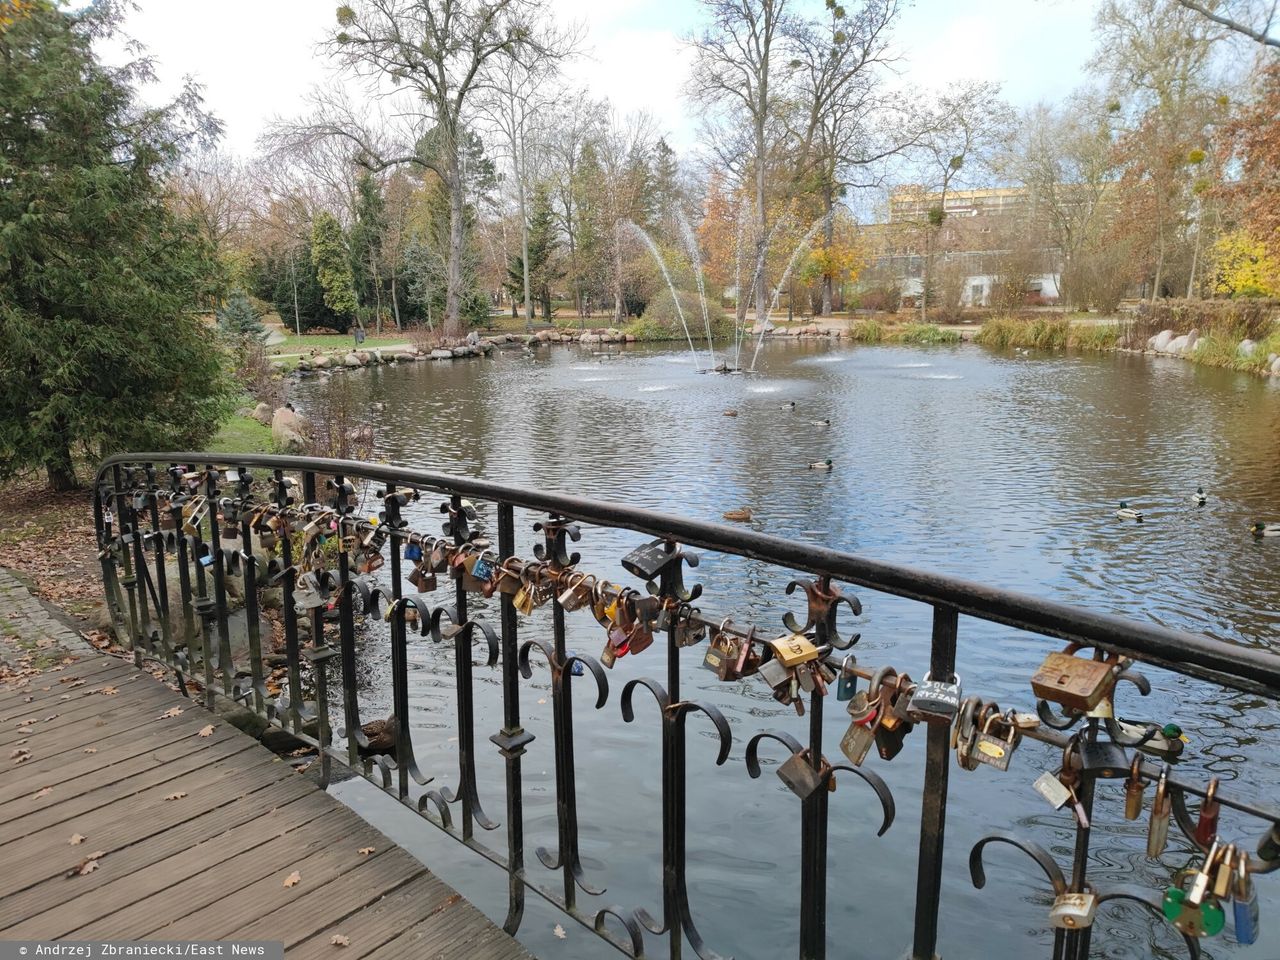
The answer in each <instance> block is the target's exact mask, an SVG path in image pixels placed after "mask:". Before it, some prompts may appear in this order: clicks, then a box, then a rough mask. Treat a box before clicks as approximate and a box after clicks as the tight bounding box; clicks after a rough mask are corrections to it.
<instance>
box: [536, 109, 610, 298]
mask: <svg viewBox="0 0 1280 960" xmlns="http://www.w3.org/2000/svg"><path fill="white" fill-rule="evenodd" d="M607 115H608V104H607V103H605V102H603V101H599V100H593V99H592V98H591V97H590V96H588V94H587V92H586V91H585V90H579V91H565V92H564V95H563V96H562V97H561V98H560V101H559V109H558V110H556V111H554V112H552V113H549V114H548V115H546V120H545V129H544V131H543V134H542V139H543V140H544V141H545V143H546V147H547V157H548V161H549V164H548V175H549V178H550V180H551V181H552V192H553V196H554V203H555V209H556V217H557V219H558V220H559V223H560V229H561V230H562V231H563V232H564V236H565V242H566V244H567V246H568V253H569V277H570V282H571V283H572V284H573V298H574V305H575V306H576V307H577V310H578V316H579V317H583V316H584V308H585V303H584V296H583V275H582V269H581V265H580V264H579V262H578V247H579V244H578V232H579V229H580V204H581V197H580V193H581V191H580V190H579V183H578V179H579V177H578V172H579V169H580V164H581V161H582V150H583V147H584V146H586V144H587V143H589V142H591V141H593V140H596V139H598V138H599V136H600V132H601V130H602V129H603V127H604V123H605V119H606V117H607Z"/></svg>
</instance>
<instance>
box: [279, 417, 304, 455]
mask: <svg viewBox="0 0 1280 960" xmlns="http://www.w3.org/2000/svg"><path fill="white" fill-rule="evenodd" d="M306 436H307V421H306V420H305V419H303V418H302V417H300V416H298V413H297V411H295V410H291V409H290V408H289V407H280V408H279V409H278V410H276V412H275V414H274V415H273V416H272V417H271V439H272V441H273V442H274V443H275V445H276V449H278V450H280V451H281V452H282V453H303V452H305V451H306V448H307V438H306Z"/></svg>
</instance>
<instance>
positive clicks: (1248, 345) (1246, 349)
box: [1236, 337, 1257, 357]
mask: <svg viewBox="0 0 1280 960" xmlns="http://www.w3.org/2000/svg"><path fill="white" fill-rule="evenodd" d="M1256 346H1257V344H1256V343H1254V342H1253V341H1252V340H1250V339H1248V338H1247V337H1246V338H1245V339H1243V340H1241V341H1240V346H1238V347H1237V348H1236V352H1237V353H1238V354H1240V356H1242V357H1247V356H1249V355H1250V354H1252V353H1253V350H1254V348H1255V347H1256Z"/></svg>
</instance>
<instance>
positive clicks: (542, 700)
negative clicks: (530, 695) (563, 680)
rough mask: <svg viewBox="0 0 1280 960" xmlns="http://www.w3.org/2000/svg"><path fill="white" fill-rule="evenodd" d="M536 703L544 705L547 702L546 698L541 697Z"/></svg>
mask: <svg viewBox="0 0 1280 960" xmlns="http://www.w3.org/2000/svg"><path fill="white" fill-rule="evenodd" d="M538 702H539V703H546V702H547V698H546V697H543V698H542V699H541V700H539V701H538Z"/></svg>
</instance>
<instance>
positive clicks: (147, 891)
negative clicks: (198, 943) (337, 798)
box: [4, 794, 341, 940]
mask: <svg viewBox="0 0 1280 960" xmlns="http://www.w3.org/2000/svg"><path fill="white" fill-rule="evenodd" d="M317 799H318V796H317V795H316V794H312V795H311V796H310V797H308V798H304V800H310V801H312V802H304V800H299V801H297V802H294V803H290V804H287V805H286V806H284V807H281V808H279V809H277V810H274V811H271V813H269V814H268V815H265V816H261V817H258V818H256V819H254V820H252V821H250V822H248V823H245V824H243V825H241V826H240V827H239V828H237V829H234V830H228V831H226V832H225V833H223V834H222V835H221V836H218V837H217V838H211V839H209V840H206V841H204V842H202V843H200V844H197V845H196V846H195V847H193V848H191V849H189V850H182V851H180V852H178V853H174V854H172V855H170V856H168V857H165V858H162V859H156V860H155V861H154V862H153V863H150V864H148V865H147V866H146V867H145V868H144V869H141V870H136V871H133V872H131V873H129V874H127V875H122V876H119V877H116V878H115V879H112V880H109V881H108V882H107V883H104V884H101V885H99V886H98V887H96V888H95V889H93V890H90V891H86V892H84V893H82V894H80V895H79V896H77V897H76V899H75V903H73V904H71V905H69V906H67V905H63V904H59V905H56V906H50V907H48V908H47V909H45V910H43V911H41V912H39V913H35V914H32V915H30V916H28V917H26V918H25V919H23V920H22V921H21V922H19V923H16V924H14V925H13V926H12V927H10V928H9V929H7V930H6V931H5V932H4V937H5V939H7V940H14V939H19V940H20V939H24V938H30V939H33V940H36V939H39V940H48V939H56V938H59V937H63V936H65V935H66V934H68V933H70V932H71V931H72V930H74V929H75V928H76V927H77V926H82V925H84V924H87V923H90V922H92V921H94V920H99V919H101V918H103V917H106V916H108V915H110V914H113V913H116V912H117V911H120V910H123V909H125V908H126V907H129V906H131V905H133V904H137V903H140V902H142V901H144V900H147V898H151V897H156V896H158V895H160V894H162V893H163V892H164V891H165V890H167V889H168V888H169V887H171V886H172V885H173V884H174V883H175V882H177V881H178V880H180V879H181V878H183V877H188V876H191V875H193V874H196V873H200V872H202V871H205V870H209V869H210V868H212V867H214V866H217V865H218V864H220V863H223V862H225V861H227V860H231V859H232V858H234V857H237V856H239V855H240V854H243V853H246V852H249V851H254V850H258V849H260V848H262V847H263V846H264V845H265V844H267V843H269V842H270V841H271V840H272V839H274V838H277V837H288V836H290V834H291V832H292V831H295V830H298V829H300V828H303V827H305V828H306V829H307V830H309V831H313V830H316V829H320V828H321V825H322V821H323V819H324V818H326V817H335V816H339V815H340V814H341V811H339V810H336V809H334V807H333V805H332V804H321V803H316V802H314V801H315V800H317ZM293 842H299V841H293ZM110 866H111V867H112V868H113V871H114V870H115V868H116V867H117V865H116V864H115V863H112V864H111V865H110ZM98 875H99V874H98V871H94V873H93V874H91V875H90V876H98ZM103 875H106V871H105V869H104V870H103ZM75 879H76V880H77V881H79V879H81V878H79V877H77V878H75ZM84 879H88V877H85V878H84ZM147 907H148V908H149V909H151V908H153V907H154V903H153V902H150V901H148V903H147ZM268 939H270V938H268Z"/></svg>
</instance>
